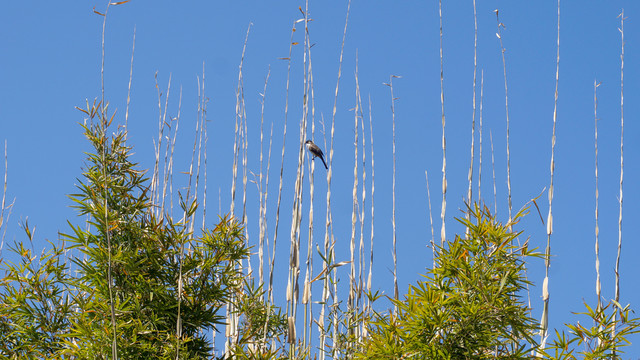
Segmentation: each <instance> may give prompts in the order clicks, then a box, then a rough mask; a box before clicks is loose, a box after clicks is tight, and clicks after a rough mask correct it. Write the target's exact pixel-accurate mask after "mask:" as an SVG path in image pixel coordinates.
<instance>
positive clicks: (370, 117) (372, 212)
mask: <svg viewBox="0 0 640 360" xmlns="http://www.w3.org/2000/svg"><path fill="white" fill-rule="evenodd" d="M369 135H370V136H371V140H370V142H369V146H370V148H371V244H370V245H369V251H370V258H369V276H368V277H367V292H370V291H371V270H372V269H373V215H374V206H373V205H374V201H373V194H374V191H375V171H374V163H373V120H372V115H371V95H369Z"/></svg>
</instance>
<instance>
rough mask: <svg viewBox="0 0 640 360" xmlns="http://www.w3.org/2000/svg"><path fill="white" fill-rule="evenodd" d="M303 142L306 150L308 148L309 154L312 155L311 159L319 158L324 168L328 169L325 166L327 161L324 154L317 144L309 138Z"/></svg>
mask: <svg viewBox="0 0 640 360" xmlns="http://www.w3.org/2000/svg"><path fill="white" fill-rule="evenodd" d="M304 144H305V145H306V146H307V150H309V152H310V153H311V155H313V157H312V158H311V160H313V159H315V158H317V157H318V158H320V160H322V163H323V164H324V168H325V169H327V170H328V169H329V168H328V167H327V163H326V162H325V161H324V154H323V153H322V150H320V148H319V147H318V145H316V144H314V143H313V141H311V140H307V141H305V142H304Z"/></svg>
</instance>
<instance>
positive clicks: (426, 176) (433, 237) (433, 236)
mask: <svg viewBox="0 0 640 360" xmlns="http://www.w3.org/2000/svg"><path fill="white" fill-rule="evenodd" d="M424 177H425V179H426V180H427V203H428V204H429V225H430V228H431V252H432V253H433V268H434V269H435V268H436V243H435V235H434V232H433V217H432V216H431V214H432V213H431V191H429V174H428V173H427V170H425V171H424Z"/></svg>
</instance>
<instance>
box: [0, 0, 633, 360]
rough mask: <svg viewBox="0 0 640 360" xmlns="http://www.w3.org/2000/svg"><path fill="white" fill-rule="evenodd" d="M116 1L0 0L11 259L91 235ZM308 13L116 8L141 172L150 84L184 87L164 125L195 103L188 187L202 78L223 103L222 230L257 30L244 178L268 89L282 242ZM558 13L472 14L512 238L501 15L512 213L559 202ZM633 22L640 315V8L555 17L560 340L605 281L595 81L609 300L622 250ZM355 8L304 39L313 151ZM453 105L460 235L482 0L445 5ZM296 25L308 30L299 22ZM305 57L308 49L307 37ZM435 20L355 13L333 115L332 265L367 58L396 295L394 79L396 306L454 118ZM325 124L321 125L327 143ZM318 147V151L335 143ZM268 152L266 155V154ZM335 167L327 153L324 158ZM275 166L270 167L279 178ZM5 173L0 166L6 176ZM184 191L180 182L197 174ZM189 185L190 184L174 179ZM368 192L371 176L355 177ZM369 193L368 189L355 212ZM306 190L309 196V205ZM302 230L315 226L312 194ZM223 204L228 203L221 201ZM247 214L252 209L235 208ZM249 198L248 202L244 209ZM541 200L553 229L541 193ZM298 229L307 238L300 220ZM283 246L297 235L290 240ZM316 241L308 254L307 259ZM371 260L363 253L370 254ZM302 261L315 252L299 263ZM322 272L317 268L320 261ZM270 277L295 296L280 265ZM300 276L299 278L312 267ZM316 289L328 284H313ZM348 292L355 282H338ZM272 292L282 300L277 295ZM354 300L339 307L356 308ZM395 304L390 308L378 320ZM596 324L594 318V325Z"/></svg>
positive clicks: (452, 200)
mask: <svg viewBox="0 0 640 360" xmlns="http://www.w3.org/2000/svg"><path fill="white" fill-rule="evenodd" d="M94 6H95V7H96V10H99V11H104V9H105V6H106V2H104V1H93V2H91V1H79V0H74V1H65V2H37V3H33V2H24V1H12V2H6V3H4V4H3V9H2V11H0V34H1V35H0V140H1V141H2V142H3V143H4V141H5V140H6V142H7V151H8V194H7V197H8V200H9V201H13V200H14V199H15V203H14V206H13V208H12V213H11V219H10V221H9V222H8V223H7V224H6V229H7V233H6V237H5V245H4V249H3V253H2V255H3V256H5V257H9V256H10V255H9V254H8V252H7V250H6V249H7V243H12V242H13V241H25V240H26V236H25V235H24V232H23V231H22V230H21V228H20V224H21V223H22V222H24V221H26V220H27V218H28V220H29V224H30V226H32V227H33V226H35V227H36V228H37V230H36V233H35V238H36V240H35V242H34V244H33V246H34V248H36V249H40V248H43V247H44V246H46V242H45V240H46V239H49V240H52V241H57V239H58V238H59V235H58V233H59V232H65V231H67V230H68V225H67V224H66V222H67V220H69V221H71V222H72V223H81V222H82V221H83V219H81V218H78V217H77V216H76V215H75V213H74V210H73V209H71V208H70V207H69V205H71V201H70V200H69V199H68V197H67V195H68V194H71V193H73V192H74V191H75V185H76V184H77V179H78V178H79V177H80V176H81V171H82V169H83V166H84V158H85V155H84V153H83V152H84V151H87V150H89V148H88V142H87V141H86V140H85V139H84V137H83V135H82V129H81V127H80V126H79V125H78V123H81V122H82V121H83V116H82V113H80V112H79V111H77V110H75V109H74V107H75V106H80V107H83V106H84V105H85V100H86V99H89V101H91V100H92V99H93V98H96V97H100V55H101V47H100V46H101V30H102V20H103V19H102V17H100V16H98V15H96V14H94V13H93V11H92V9H93V7H94ZM299 6H301V7H302V8H303V9H304V7H305V4H304V3H303V2H301V1H278V2H266V1H224V2H210V1H164V0H163V1H154V2H146V1H139V0H132V1H131V2H130V3H128V4H125V5H122V6H117V7H111V8H110V10H109V17H108V21H107V31H106V39H105V49H106V58H105V91H106V98H107V99H108V100H109V101H110V103H111V108H113V107H115V108H118V114H117V115H116V121H117V122H119V123H123V122H124V109H125V105H126V97H127V87H128V82H129V70H130V64H131V47H132V38H133V33H134V28H135V29H136V42H135V55H134V65H133V78H132V87H131V105H130V109H129V127H130V137H129V138H130V143H131V144H133V145H134V147H135V148H134V151H135V155H134V161H136V162H139V163H140V166H141V167H142V168H150V167H152V164H153V158H154V157H153V146H154V145H153V141H154V139H155V138H156V137H157V128H158V125H157V124H158V123H157V121H158V116H159V110H158V93H157V90H156V88H155V80H154V75H155V74H157V79H158V84H159V86H160V88H161V89H163V90H162V91H163V98H162V103H163V106H164V101H165V97H164V96H165V95H166V88H167V84H168V81H169V76H171V93H170V95H169V102H168V104H169V108H168V114H169V115H170V116H176V115H177V111H178V98H179V96H178V94H179V91H180V88H181V89H182V107H181V120H180V121H181V125H180V127H181V129H180V133H179V138H178V146H177V149H176V160H175V162H176V173H177V172H178V171H187V170H188V165H189V161H190V159H191V149H192V146H193V137H194V129H195V121H196V117H197V114H196V111H197V101H198V99H197V84H198V82H197V79H198V77H200V78H201V77H202V72H203V64H204V71H205V89H206V90H205V92H206V96H207V97H208V98H209V103H208V108H207V119H208V120H210V123H209V127H208V131H209V144H208V183H207V187H208V199H207V207H208V209H209V210H208V214H209V215H208V219H207V224H208V225H212V224H214V223H215V221H216V219H217V217H216V216H215V215H214V214H215V213H217V209H218V208H221V209H222V211H223V212H227V211H228V209H229V206H230V187H231V177H232V174H231V167H232V150H233V131H234V121H235V105H236V98H235V91H236V86H237V81H238V65H239V62H240V55H241V52H242V47H243V43H244V39H245V36H246V32H247V27H248V26H249V24H253V25H252V27H251V32H250V35H249V39H248V43H247V50H246V54H245V62H244V69H243V76H244V93H245V102H246V111H247V119H248V120H247V121H248V127H249V129H248V133H249V162H248V168H249V170H251V171H253V172H254V173H257V172H259V166H260V165H259V158H258V156H259V144H260V142H259V129H260V123H259V120H260V101H261V96H260V93H262V92H263V87H264V82H265V77H266V75H267V72H268V71H269V69H270V70H271V75H270V79H269V83H268V88H267V92H266V100H265V124H266V126H265V128H268V127H269V126H271V124H272V123H273V126H274V139H273V144H274V145H273V155H272V165H271V177H272V178H271V181H270V190H271V191H270V194H269V201H270V202H269V205H268V217H269V230H268V231H269V233H270V236H272V234H273V222H274V219H275V199H276V197H277V192H276V190H277V176H278V175H279V169H280V151H281V144H282V125H283V119H284V104H285V99H286V91H285V86H286V75H287V73H286V71H287V62H286V61H284V60H280V59H279V58H283V57H287V56H288V53H289V43H290V37H291V28H292V24H293V22H294V21H295V20H297V19H299V18H301V17H302V14H301V13H300V11H299V10H298V7H299ZM556 6H557V3H556V2H555V1H526V2H525V1H478V4H477V22H478V57H477V63H478V67H477V69H478V73H477V88H476V95H477V110H478V113H477V115H476V125H478V122H479V107H480V78H481V73H482V72H483V73H484V97H483V114H482V115H483V125H484V126H483V138H482V149H483V153H482V163H483V168H482V197H483V199H484V200H485V202H487V204H488V205H490V206H491V207H493V206H494V200H493V182H492V176H491V174H492V167H491V147H490V141H489V140H490V134H492V138H493V146H494V151H495V154H494V156H495V172H496V187H497V209H498V216H499V217H500V218H501V219H502V220H503V221H505V222H506V220H507V218H508V210H507V176H506V175H507V173H506V116H505V92H504V77H503V65H502V59H501V52H500V44H499V40H498V38H497V37H496V35H495V34H496V32H497V29H498V28H497V22H496V15H495V13H494V12H493V10H495V9H499V14H500V21H501V22H502V23H503V24H504V25H505V26H506V27H505V28H504V29H502V30H501V31H502V40H503V45H504V47H505V49H506V52H505V57H506V67H507V70H506V71H507V81H508V89H509V93H508V95H509V117H510V121H511V124H510V125H511V128H510V146H511V149H510V150H511V185H512V191H513V193H512V199H513V200H512V201H513V207H514V211H515V210H517V209H519V208H520V207H521V206H523V205H524V204H525V203H526V202H527V201H529V200H530V199H531V198H533V197H535V196H537V195H538V194H540V193H541V192H542V191H543V189H548V187H549V180H550V178H549V177H550V175H549V164H550V157H551V133H552V125H553V123H552V120H553V109H554V87H555V71H556V35H557V7H556ZM623 8H624V14H625V16H626V17H627V20H626V21H625V24H624V30H625V31H624V36H625V42H626V47H625V58H624V60H625V70H624V85H625V86H624V99H625V106H624V116H625V129H624V130H625V145H624V154H625V164H624V186H625V187H624V207H623V214H624V220H623V229H622V249H623V253H622V258H621V263H620V273H621V281H620V285H621V292H620V293H621V303H623V304H627V303H630V304H631V305H632V307H633V308H634V309H637V308H638V305H639V304H640V290H639V287H638V281H637V278H638V271H639V269H640V268H639V267H638V264H637V261H636V257H637V256H638V253H639V251H640V245H639V243H638V241H637V235H636V233H637V232H636V231H635V225H636V224H635V221H636V220H635V219H637V218H638V216H639V215H640V212H639V210H638V207H637V206H635V204H637V203H639V202H640V192H639V191H638V187H637V184H638V177H639V176H640V174H639V172H640V169H639V165H640V149H639V146H640V143H639V142H638V141H637V140H638V135H639V132H640V129H639V126H638V122H637V121H636V120H637V119H638V114H639V112H640V109H639V108H638V104H639V103H640V102H639V101H638V99H639V96H640V88H639V87H638V84H640V81H639V80H640V79H639V76H640V73H639V72H638V67H637V66H636V65H637V64H639V63H640V59H639V56H640V53H639V52H638V49H639V48H640V39H639V38H638V36H639V34H640V27H639V26H638V24H640V21H639V19H640V3H639V2H637V1H635V0H626V1H621V0H616V1H595V0H589V1H566V0H564V1H562V3H561V18H560V75H559V78H560V80H559V98H558V110H557V129H556V131H557V134H556V135H557V144H556V153H555V157H556V167H555V170H556V172H555V179H554V184H555V196H554V202H553V213H554V233H553V236H552V240H551V241H552V244H551V251H552V254H553V259H552V263H551V264H552V265H551V270H550V279H551V280H550V294H551V295H550V298H551V300H550V302H551V304H550V315H549V318H550V327H551V328H552V329H553V328H560V327H561V326H562V324H563V323H565V322H575V321H577V320H580V318H579V317H576V316H575V315H572V314H571V312H576V311H582V310H583V309H584V307H583V305H582V302H583V301H587V302H588V303H589V304H591V305H595V300H596V298H595V268H594V259H595V255H594V241H595V236H594V227H595V222H594V210H595V177H594V88H593V85H594V81H597V82H602V85H601V86H600V87H599V88H598V117H599V118H600V121H599V135H598V139H599V166H600V168H599V174H600V179H599V186H600V240H601V243H600V249H601V254H600V256H601V257H600V261H601V273H602V294H603V297H604V299H605V300H607V299H610V298H613V296H614V272H613V269H614V264H615V256H616V247H617V241H618V211H619V210H618V196H619V180H620V117H621V108H620V88H621V84H620V51H621V38H620V36H621V33H620V32H619V31H618V28H619V27H620V19H619V18H617V16H618V15H619V14H620V12H621V10H622V9H623ZM346 12H347V3H346V1H322V2H321V1H310V4H309V14H310V17H311V18H312V19H313V21H312V22H311V23H310V27H309V31H310V36H311V41H312V43H314V44H315V45H314V47H313V48H312V55H311V56H312V64H313V75H314V97H315V119H316V122H317V127H316V131H317V132H316V140H317V141H316V143H318V144H320V145H322V144H323V141H322V133H321V132H319V129H321V125H320V121H321V119H322V118H324V120H325V124H326V126H327V135H329V131H328V128H329V125H330V119H331V113H332V108H333V101H334V92H335V86H336V80H337V72H338V58H339V54H340V46H341V40H342V34H343V30H344V21H345V16H346ZM442 16H443V52H444V98H445V105H444V106H445V116H446V137H447V178H448V184H449V187H448V192H447V215H446V223H447V237H448V238H451V237H452V236H453V234H454V233H456V232H460V230H461V228H460V226H459V225H457V224H456V222H455V221H454V216H459V215H460V214H461V213H460V211H459V209H461V208H463V207H464V203H463V197H465V196H466V191H467V186H468V183H467V172H468V168H469V160H470V142H471V121H472V113H473V108H472V100H473V69H474V68H473V63H474V59H473V54H474V18H473V4H472V1H443V5H442ZM298 28H299V29H302V27H301V26H300V25H299V26H298ZM294 41H297V42H299V43H300V44H302V43H303V32H302V31H298V32H296V34H295V38H294ZM439 43H440V39H439V18H438V2H437V1H358V0H354V1H353V2H352V4H351V12H350V15H349V23H348V29H347V36H346V43H345V50H344V62H343V68H342V79H341V82H340V94H339V97H338V103H337V113H336V133H335V158H334V162H333V181H332V196H333V198H332V199H333V200H332V201H333V202H332V204H333V218H334V226H335V232H334V234H335V236H336V238H337V241H338V248H337V250H338V259H337V260H339V261H342V260H347V259H348V257H349V253H348V245H347V243H348V239H349V236H350V231H351V208H352V200H351V190H352V186H353V166H354V155H353V142H354V139H353V136H354V129H353V128H354V113H353V111H352V109H353V108H354V107H355V80H354V73H355V69H356V59H357V61H358V72H359V86H360V92H361V96H362V101H363V105H364V106H365V118H366V119H367V124H366V126H367V128H366V131H367V135H366V141H367V148H368V147H369V135H368V134H369V127H368V118H369V111H368V107H369V105H368V99H369V97H370V99H371V111H372V112H371V116H372V118H373V134H374V146H375V148H374V150H375V190H376V192H375V209H376V213H375V251H376V252H375V260H374V289H379V290H382V291H384V292H385V293H386V294H389V295H392V294H393V290H392V276H391V269H392V268H393V264H392V262H391V256H390V255H391V239H392V227H391V199H392V196H391V182H392V153H391V144H392V136H391V134H392V131H391V130H392V127H391V111H390V109H391V95H390V92H389V87H387V86H384V85H383V83H385V82H388V81H389V76H390V75H399V76H402V78H400V79H394V96H395V97H397V100H396V102H395V117H396V145H397V148H396V151H397V171H396V181H397V183H396V188H397V200H396V201H397V202H396V206H397V210H396V212H397V214H396V216H397V219H396V221H397V238H398V245H397V250H398V256H399V265H398V273H399V283H400V292H401V293H403V292H405V291H406V288H407V285H408V284H409V283H413V282H415V281H417V280H419V279H420V274H421V273H424V271H425V268H426V267H429V266H430V265H431V261H432V258H431V250H430V249H429V248H428V247H427V244H428V243H429V242H430V240H431V231H430V225H429V214H428V203H427V188H426V181H425V170H426V171H428V173H429V182H430V191H431V198H432V209H433V211H434V212H433V214H432V216H433V219H434V228H435V233H436V237H437V236H438V234H439V229H440V201H441V197H442V195H441V178H442V173H441V168H442V150H441V132H442V129H441V110H440V109H441V108H440V57H439ZM302 63H303V48H302V45H298V46H297V47H295V48H294V53H293V56H292V69H291V71H292V75H291V85H290V93H289V96H290V104H289V114H288V121H289V122H288V132H287V139H286V141H287V150H286V151H287V153H286V154H285V166H284V177H285V182H284V190H283V195H282V203H283V208H282V209H281V221H282V223H281V228H280V229H281V233H280V234H281V235H280V237H279V243H278V248H277V250H276V251H277V254H278V258H279V259H282V263H285V259H288V255H289V245H288V236H287V235H286V234H288V230H289V228H290V220H289V218H290V215H289V214H291V203H292V199H293V181H294V178H295V168H296V161H297V160H296V158H297V141H298V121H299V119H300V116H301V113H302V105H301V99H302V93H303V92H302V85H303V83H302V74H303V67H302ZM318 126H319V127H318ZM475 135H476V138H475V144H476V150H475V152H476V158H475V163H474V164H475V165H474V167H475V170H474V199H476V196H477V177H475V176H476V175H477V173H478V156H479V151H478V145H479V141H480V138H479V131H478V129H477V128H476V133H475ZM323 147H324V146H323ZM265 151H266V145H265ZM325 152H327V151H325ZM369 160H370V153H367V163H368V165H367V182H366V183H367V205H366V206H367V211H366V214H367V215H366V221H367V222H366V224H365V239H367V241H368V239H369V234H370V232H369V231H370V230H369V228H370V222H369V221H370V215H369V211H370V210H369V208H368V204H369V203H370V200H371V198H370V193H369V186H370V181H371V176H370V174H371V169H370V164H369ZM319 165H320V164H319V163H316V178H315V184H316V199H315V223H316V229H315V234H314V235H315V238H316V239H317V240H315V241H314V242H320V241H321V240H320V239H322V238H323V236H324V228H323V226H319V224H323V223H324V217H325V210H326V205H325V191H326V181H325V177H324V169H323V168H322V167H321V166H319ZM265 167H266V164H265ZM0 171H1V172H0V173H1V174H4V165H2V166H0ZM183 176H184V175H183ZM177 181H184V178H182V180H180V179H178V180H177ZM360 184H361V180H360ZM360 191H361V190H359V196H360V195H361V193H360ZM305 194H307V191H306V190H305ZM247 196H248V202H249V210H248V211H249V212H248V221H249V223H248V228H249V235H250V240H251V241H255V239H257V234H258V232H257V219H258V206H257V204H258V192H257V190H256V186H255V185H254V184H251V183H250V184H249V185H248V195H247ZM305 196H306V200H305V201H306V202H305V204H304V206H305V210H304V216H305V218H306V216H307V214H308V195H305ZM219 198H220V201H219V200H218V199H219ZM238 199H241V195H239V196H238ZM240 201H241V200H240ZM538 204H539V205H540V210H541V212H542V214H543V217H544V218H545V220H546V215H547V212H548V200H547V193H546V192H545V193H544V194H543V196H542V197H540V199H539V201H538ZM304 221H305V222H304V223H303V228H305V225H304V224H305V223H306V219H305V220H304ZM519 229H521V230H524V234H523V237H530V244H531V245H533V246H535V247H538V248H540V250H541V251H542V250H544V246H545V244H546V226H545V225H542V224H541V222H540V219H539V217H538V215H537V213H536V211H535V209H533V212H532V213H531V214H530V215H529V216H528V217H527V218H526V219H525V220H524V221H523V222H522V223H521V225H520V227H519ZM283 234H284V235H283ZM305 236H306V235H304V234H303V239H304V241H303V242H305V243H306V237H305ZM367 248H368V246H367ZM303 253H306V250H304V249H303ZM316 263H317V264H319V258H316ZM280 270H281V272H280V273H279V274H276V277H275V278H276V281H277V282H278V286H279V288H280V290H281V291H279V292H276V298H277V299H280V300H283V299H284V286H285V285H286V283H285V280H284V279H285V276H286V275H285V274H286V268H284V267H283V268H282V269H280ZM303 273H304V270H303ZM316 273H317V272H316ZM529 276H530V280H531V281H533V282H534V283H535V287H533V288H532V289H531V301H532V304H533V307H534V310H533V313H534V316H535V317H536V318H539V317H540V314H541V309H542V301H541V283H542V279H543V277H544V265H543V261H541V260H540V261H537V262H534V263H532V264H530V271H529ZM341 278H342V279H343V280H346V279H347V272H346V269H344V270H343V273H342V274H341ZM276 291H278V290H276ZM345 296H346V294H345V295H343V298H344V297H345ZM381 306H384V305H383V304H381ZM586 321H587V320H586V319H585V318H582V322H583V324H585V325H586V323H585V322H586ZM633 340H634V345H633V346H632V347H631V348H630V349H629V352H628V354H627V355H628V357H629V358H637V357H639V356H640V346H639V345H638V342H640V338H638V337H634V338H633Z"/></svg>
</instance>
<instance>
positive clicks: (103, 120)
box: [100, 1, 118, 360]
mask: <svg viewBox="0 0 640 360" xmlns="http://www.w3.org/2000/svg"><path fill="white" fill-rule="evenodd" d="M110 5H111V2H110V1H107V8H106V9H105V11H104V14H103V15H102V16H103V20H102V56H101V64H100V87H101V89H100V90H101V91H100V93H101V96H102V100H101V101H100V128H101V132H102V136H106V133H107V125H108V120H107V113H106V112H107V106H106V104H105V92H104V58H105V49H104V36H105V33H106V28H107V14H108V13H109V6H110ZM100 156H101V162H102V176H103V177H102V183H103V188H104V204H103V206H104V233H105V237H106V238H107V262H108V263H107V282H108V287H109V308H110V311H111V330H112V331H113V340H112V342H111V358H112V359H113V360H118V342H117V335H118V334H117V333H116V331H117V325H116V309H115V305H114V303H113V302H114V299H113V269H112V266H113V264H112V259H111V231H109V206H108V203H107V199H108V197H109V194H108V190H107V166H106V161H107V159H106V144H105V146H102V152H101V154H100Z"/></svg>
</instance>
